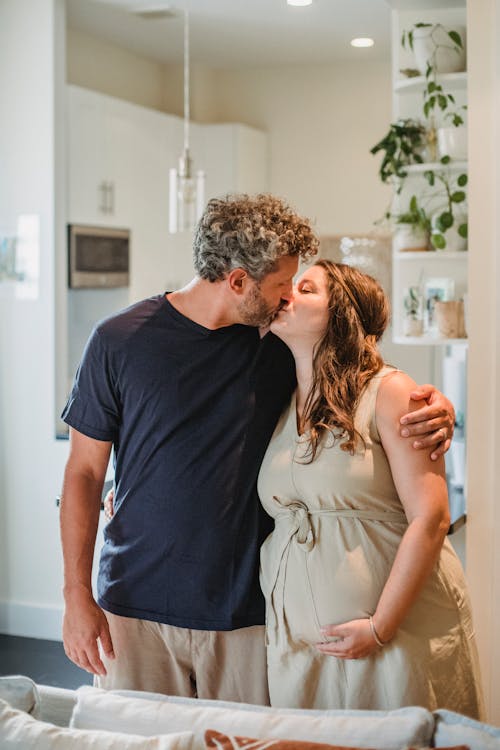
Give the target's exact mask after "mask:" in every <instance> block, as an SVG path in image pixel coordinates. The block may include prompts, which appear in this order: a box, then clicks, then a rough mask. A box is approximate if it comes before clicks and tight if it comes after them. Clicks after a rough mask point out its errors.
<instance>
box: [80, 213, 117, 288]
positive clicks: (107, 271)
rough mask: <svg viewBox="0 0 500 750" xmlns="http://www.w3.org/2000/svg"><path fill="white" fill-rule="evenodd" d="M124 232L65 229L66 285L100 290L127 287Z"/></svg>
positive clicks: (100, 229) (87, 227) (82, 226)
mask: <svg viewBox="0 0 500 750" xmlns="http://www.w3.org/2000/svg"><path fill="white" fill-rule="evenodd" d="M129 262H130V232H129V230H128V229H110V228H107V227H90V226H86V225H82V224H69V226H68V285H69V286H70V288H71V289H103V288H108V287H119V286H128V285H129Z"/></svg>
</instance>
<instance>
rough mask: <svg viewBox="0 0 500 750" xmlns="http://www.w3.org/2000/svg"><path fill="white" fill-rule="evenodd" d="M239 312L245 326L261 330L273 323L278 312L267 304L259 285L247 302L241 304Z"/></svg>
mask: <svg viewBox="0 0 500 750" xmlns="http://www.w3.org/2000/svg"><path fill="white" fill-rule="evenodd" d="M238 312H239V314H240V318H241V322H242V323H243V325H246V326H255V327H256V328H261V327H265V326H268V325H269V324H270V323H271V321H272V320H273V318H274V317H275V315H276V313H277V312H278V310H277V309H276V308H275V307H270V306H269V305H268V304H267V302H266V300H265V299H264V297H263V296H262V293H261V291H260V288H259V286H258V284H257V285H256V286H254V287H253V288H252V290H251V291H250V293H249V295H248V297H247V298H246V299H245V301H244V302H241V303H240V305H239V306H238Z"/></svg>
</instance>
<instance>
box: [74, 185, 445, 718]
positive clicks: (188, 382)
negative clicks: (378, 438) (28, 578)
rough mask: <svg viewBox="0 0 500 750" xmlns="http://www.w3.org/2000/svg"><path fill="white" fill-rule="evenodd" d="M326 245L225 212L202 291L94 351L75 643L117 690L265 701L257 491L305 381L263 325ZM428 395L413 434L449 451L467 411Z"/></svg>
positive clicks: (278, 216) (209, 228) (123, 315)
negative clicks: (108, 481) (95, 569)
mask: <svg viewBox="0 0 500 750" xmlns="http://www.w3.org/2000/svg"><path fill="white" fill-rule="evenodd" d="M317 246H318V240H317V238H316V237H315V236H314V234H313V232H312V230H311V227H310V225H309V222H308V221H307V220H305V219H302V218H300V217H299V216H297V215H296V214H295V213H294V212H293V211H292V210H291V209H290V208H289V207H288V206H287V205H286V204H284V203H283V202H282V201H280V200H278V199H277V198H274V197H272V196H266V195H264V196H257V197H256V198H253V199H252V198H248V197H247V196H233V197H228V198H226V199H224V200H219V199H214V200H211V201H210V202H209V204H208V206H207V209H206V211H205V213H204V215H203V217H202V218H201V220H200V223H199V226H198V229H197V232H196V236H195V240H194V261H195V268H196V272H197V277H196V278H195V279H193V281H192V282H190V284H188V285H187V286H186V287H185V288H183V289H181V290H179V291H176V292H173V293H170V294H166V295H158V296H156V297H152V298H150V299H148V300H144V301H142V302H139V303H137V304H135V305H133V306H132V307H130V308H128V309H127V310H125V311H122V312H120V313H118V314H117V315H115V316H113V317H111V318H109V319H108V320H105V321H103V322H101V323H100V324H98V326H97V327H96V329H95V330H94V332H93V334H92V336H91V337H90V339H89V342H88V344H87V347H86V349H85V352H84V355H83V359H82V362H81V365H80V367H79V370H78V373H77V376H76V379H75V384H74V387H73V391H72V393H71V396H70V398H69V401H68V404H67V406H66V408H65V410H64V412H63V419H64V420H65V421H66V422H67V423H68V424H69V425H70V427H71V430H70V438H71V446H70V456H69V459H68V463H67V466H66V471H65V477H64V486H63V495H62V505H61V534H62V543H63V553H64V561H65V583H64V595H65V602H66V610H65V616H64V624H63V638H64V643H65V649H66V653H67V655H68V656H69V658H70V659H72V660H73V661H74V662H75V663H76V664H78V665H79V666H81V667H83V668H84V669H87V670H88V671H90V672H93V673H94V674H95V675H96V681H97V684H99V685H101V686H103V687H106V688H131V689H138V690H150V691H157V692H164V693H170V694H177V695H193V696H195V695H196V696H199V697H203V698H219V699H223V700H229V699H231V700H240V701H245V702H251V703H262V704H266V703H267V702H268V693H267V682H266V665H265V645H264V628H263V622H264V604H263V600H262V597H261V594H260V590H259V583H258V560H259V547H260V544H261V542H262V541H263V539H264V538H265V536H266V535H267V533H268V531H269V520H268V519H267V518H266V517H265V514H264V513H263V511H262V510H261V508H260V504H259V502H258V498H257V494H256V487H255V484H256V478H257V474H258V470H259V466H260V462H261V460H262V457H263V455H264V453H265V450H266V447H267V443H268V441H269V439H270V437H271V434H272V432H273V429H274V426H275V424H276V421H277V419H278V417H279V414H280V412H281V410H282V408H283V406H284V405H285V403H286V402H287V401H288V399H289V397H290V394H291V392H292V390H293V387H294V383H295V379H294V372H293V365H292V360H291V357H290V355H289V352H288V350H287V349H286V348H285V347H284V346H283V345H282V344H281V343H280V342H279V341H278V340H277V339H276V338H275V337H273V336H272V335H270V334H269V335H267V336H264V337H263V338H262V339H261V338H260V336H259V332H258V327H263V326H266V325H268V324H269V322H270V320H271V319H272V317H273V316H274V315H275V314H276V312H277V311H278V310H279V309H280V307H281V306H283V305H286V304H287V303H288V302H289V301H290V299H291V298H292V280H293V277H294V275H295V273H296V271H297V267H298V261H299V258H301V259H307V258H309V257H310V256H312V255H314V254H315V253H316V251H317ZM429 395H430V397H431V399H430V400H431V402H432V405H426V406H425V407H424V408H423V409H422V410H420V413H418V412H414V413H413V414H412V417H411V418H410V423H409V424H408V425H406V427H405V429H406V430H408V431H409V434H415V435H421V436H424V435H425V434H426V433H430V434H427V435H426V436H425V437H421V438H420V442H421V445H422V446H423V447H426V446H434V447H435V448H434V450H435V453H436V454H438V453H441V452H442V451H443V450H444V449H445V448H446V447H447V445H449V438H450V437H451V433H452V424H453V407H452V406H451V404H449V402H448V401H447V400H446V399H445V398H444V397H443V396H442V395H441V394H439V393H438V392H436V391H434V390H433V389H432V388H430V387H429V388H427V389H424V390H423V391H422V393H421V394H419V395H418V397H419V398H423V397H425V396H429ZM415 414H416V415H417V416H416V417H415ZM415 419H416V420H420V421H419V423H418V424H413V425H412V424H411V422H412V421H414V420H415ZM112 446H113V448H114V461H115V499H114V515H113V517H112V519H111V521H110V522H109V523H108V525H107V526H106V529H105V541H104V547H103V550H102V554H101V561H100V568H99V579H98V599H97V602H96V601H95V600H94V598H93V594H92V590H91V569H92V558H93V549H94V543H95V536H96V529H97V524H98V518H99V508H100V498H101V491H102V485H103V480H104V476H105V472H106V467H107V463H108V460H109V455H110V451H111V447H112ZM436 446H437V447H436ZM98 645H100V647H101V651H100V652H99V649H98Z"/></svg>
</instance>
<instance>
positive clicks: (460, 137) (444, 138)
mask: <svg viewBox="0 0 500 750" xmlns="http://www.w3.org/2000/svg"><path fill="white" fill-rule="evenodd" d="M437 142H438V151H439V158H440V159H442V158H443V156H449V157H450V159H455V160H457V161H465V160H466V159H467V128H466V126H465V125H460V126H459V127H458V128H456V127H455V126H452V127H448V128H438V131H437Z"/></svg>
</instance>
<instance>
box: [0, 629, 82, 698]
mask: <svg viewBox="0 0 500 750" xmlns="http://www.w3.org/2000/svg"><path fill="white" fill-rule="evenodd" d="M7 674H23V675H26V676H27V677H31V679H32V680H34V681H35V682H38V683H40V684H43V685H54V686H57V687H65V688H77V687H80V685H91V684H92V675H90V674H89V673H88V672H85V670H83V669H80V668H79V667H77V666H76V664H73V662H71V661H70V660H69V659H68V657H67V656H66V654H65V653H64V649H63V645H62V643H61V642H60V641H43V640H40V639H38V638H21V637H19V636H13V635H0V675H7Z"/></svg>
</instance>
